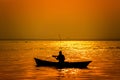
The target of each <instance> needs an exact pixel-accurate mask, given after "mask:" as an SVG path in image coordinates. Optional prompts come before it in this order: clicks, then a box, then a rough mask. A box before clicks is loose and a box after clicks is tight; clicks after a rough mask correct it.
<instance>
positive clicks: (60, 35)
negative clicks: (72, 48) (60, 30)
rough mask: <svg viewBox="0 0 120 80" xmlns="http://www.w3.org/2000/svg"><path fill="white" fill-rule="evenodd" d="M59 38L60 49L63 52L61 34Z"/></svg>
mask: <svg viewBox="0 0 120 80" xmlns="http://www.w3.org/2000/svg"><path fill="white" fill-rule="evenodd" d="M58 37H59V40H60V48H59V49H60V50H62V46H61V41H62V39H61V35H60V34H59V35H58Z"/></svg>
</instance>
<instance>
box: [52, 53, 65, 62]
mask: <svg viewBox="0 0 120 80" xmlns="http://www.w3.org/2000/svg"><path fill="white" fill-rule="evenodd" d="M53 57H55V58H56V59H57V60H58V61H59V63H63V62H64V60H65V56H64V55H63V54H62V51H59V55H58V56H53Z"/></svg>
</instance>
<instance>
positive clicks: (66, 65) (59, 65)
mask: <svg viewBox="0 0 120 80" xmlns="http://www.w3.org/2000/svg"><path fill="white" fill-rule="evenodd" d="M34 60H35V62H36V64H37V66H50V67H57V68H87V66H88V64H89V63H90V62H91V61H83V62H64V63H59V62H51V61H45V60H41V59H38V58H34Z"/></svg>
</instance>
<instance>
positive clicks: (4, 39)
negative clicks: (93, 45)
mask: <svg viewBox="0 0 120 80" xmlns="http://www.w3.org/2000/svg"><path fill="white" fill-rule="evenodd" d="M0 41H120V39H62V40H59V39H0Z"/></svg>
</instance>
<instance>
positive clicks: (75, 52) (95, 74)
mask: <svg viewBox="0 0 120 80" xmlns="http://www.w3.org/2000/svg"><path fill="white" fill-rule="evenodd" d="M59 50H62V51H63V54H64V55H65V57H66V61H72V62H74V61H86V60H92V63H90V64H89V66H88V69H78V68H66V69H56V68H52V67H36V66H35V65H36V64H35V62H34V59H33V58H34V57H38V58H40V59H44V60H49V61H56V60H55V59H54V58H53V57H51V56H52V55H57V54H58V52H59ZM119 63H120V41H61V42H60V41H0V80H68V79H69V80H119V78H120V64H119Z"/></svg>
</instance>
